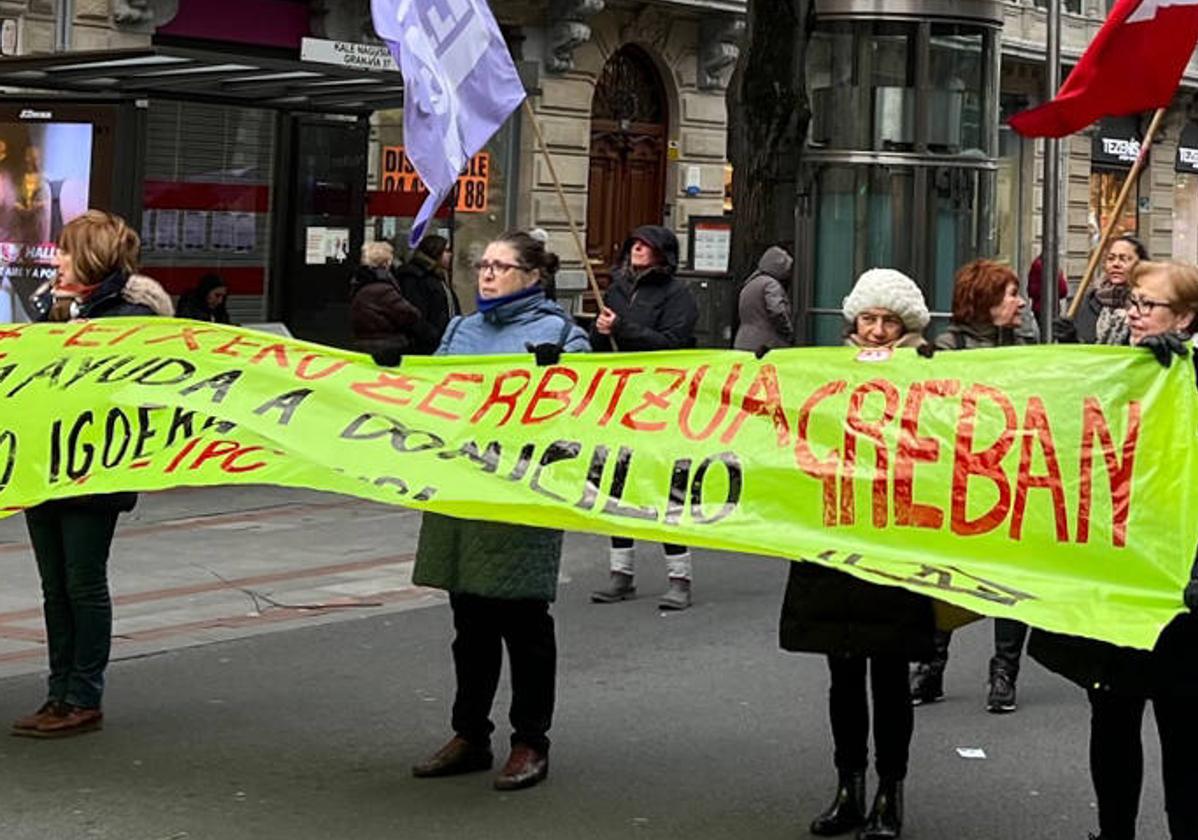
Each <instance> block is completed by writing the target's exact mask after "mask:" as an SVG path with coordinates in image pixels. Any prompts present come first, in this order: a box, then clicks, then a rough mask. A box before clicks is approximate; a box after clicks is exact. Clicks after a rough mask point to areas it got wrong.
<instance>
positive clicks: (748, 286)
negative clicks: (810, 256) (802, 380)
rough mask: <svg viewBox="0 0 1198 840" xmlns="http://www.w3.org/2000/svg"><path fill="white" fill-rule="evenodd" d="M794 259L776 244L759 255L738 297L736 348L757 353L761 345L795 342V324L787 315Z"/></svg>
mask: <svg viewBox="0 0 1198 840" xmlns="http://www.w3.org/2000/svg"><path fill="white" fill-rule="evenodd" d="M793 265H794V260H793V259H791V256H790V254H788V253H786V251H785V250H784V249H782V248H779V247H778V246H777V245H772V246H770V247H769V248H767V249H766V251H765V253H764V254H762V255H761V259H760V260H758V262H757V270H756V271H754V272H753V273H752V274H750V275H749V278H748V279H747V280H745V284H744V286H742V287H741V290H740V296H739V297H738V299H737V313H738V316H739V319H740V326H739V327H738V328H737V330H736V338H735V339H734V340H733V342H732V346H733V348H735V349H737V350H748V351H750V352H752V353H756V352H757V351H759V350H761V349H762V348H763V347H764V348H766V349H769V350H773V349H775V348H778V347H790V346H791V344H792V343H793V342H794V337H795V334H794V325H793V324H792V323H791V319H790V298H789V297H787V295H786V285H785V284H786V283H788V282H789V281H790V270H791V267H792V266H793Z"/></svg>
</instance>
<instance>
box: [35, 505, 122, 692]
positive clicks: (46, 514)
mask: <svg viewBox="0 0 1198 840" xmlns="http://www.w3.org/2000/svg"><path fill="white" fill-rule="evenodd" d="M118 515H119V514H118V513H117V511H116V510H105V509H103V508H101V507H97V508H95V509H92V508H88V507H85V506H83V505H79V504H76V505H72V504H70V503H65V504H64V503H61V502H59V503H48V504H42V505H38V506H37V507H35V508H31V509H29V510H27V511H25V523H26V525H27V526H28V528H29V539H30V541H31V542H32V543H33V553H34V555H35V556H36V557H37V570H38V574H39V575H40V577H41V580H42V609H43V612H44V613H45V617H46V647H47V649H48V651H49V654H50V679H49V690H48V692H47V696H48V699H50V700H54V701H58V702H65V703H69V704H71V705H72V706H80V707H83V708H86V709H98V708H99V707H100V700H101V698H102V696H103V694H104V669H105V668H106V667H108V655H109V651H110V650H111V647H112V598H111V597H110V596H109V594H108V552H109V549H110V548H111V546H112V536H113V533H114V532H115V530H116V520H117V516H118Z"/></svg>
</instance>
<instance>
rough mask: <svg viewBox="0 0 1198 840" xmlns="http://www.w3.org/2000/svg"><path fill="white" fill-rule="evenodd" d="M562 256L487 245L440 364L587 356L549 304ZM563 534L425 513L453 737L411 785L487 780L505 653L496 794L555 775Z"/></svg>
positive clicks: (529, 247) (424, 575)
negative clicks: (547, 285) (504, 714)
mask: <svg viewBox="0 0 1198 840" xmlns="http://www.w3.org/2000/svg"><path fill="white" fill-rule="evenodd" d="M557 262H558V260H557V257H556V256H555V255H554V254H551V253H548V252H546V250H545V244H544V243H543V242H541V241H540V240H537V239H534V238H533V237H531V236H529V235H528V234H526V233H508V234H505V235H503V236H502V237H500V238H499V239H497V240H496V241H494V242H492V243H491V244H489V245H488V246H487V250H486V251H485V252H484V254H483V258H482V260H481V261H480V262H479V263H478V264H477V268H478V311H477V312H475V313H474V314H472V315H468V316H466V317H458V318H454V319H453V320H452V321H451V322H450V323H449V327H448V328H447V329H446V331H445V337H444V338H443V339H442V341H441V346H440V348H438V350H437V355H440V356H447V355H448V356H455V355H479V354H493V353H521V352H526V351H527V350H529V349H531V350H533V352H534V353H535V354H536V357H537V363H538V364H553V363H555V362H556V361H557V359H558V358H559V357H560V355H561V352H562V351H563V350H565V351H567V352H571V353H574V352H585V351H588V350H590V343H589V342H588V341H587V336H586V333H585V332H583V331H582V329H580V328H579V327H578V326H577V325H575V323H574V321H573V320H572V319H571V318H570V316H569V315H567V314H566V312H565V310H563V309H562V308H561V307H560V306H558V305H557V304H556V303H554V302H553V301H550V300H547V299H546V298H545V291H544V289H543V288H542V286H541V280H542V278H543V277H545V276H546V275H547V274H552V273H553V272H554V271H555V270H556V269H557ZM561 555H562V532H561V531H556V530H549V529H545V528H532V527H528V526H524V525H507V524H503V523H498V522H483V521H479V520H473V519H455V518H452V517H449V516H443V515H440V514H434V513H426V514H424V520H423V523H422V524H421V527H420V541H419V544H418V546H417V549H416V568H415V571H414V572H413V575H412V582H413V583H416V584H418V585H421V586H431V587H434V588H437V589H444V590H446V591H447V592H449V605H450V608H451V609H452V610H453V625H454V630H455V634H456V635H455V638H454V641H453V662H454V671H455V672H456V675H457V694H456V696H455V697H454V702H453V716H452V726H453V731H454V736H453V738H451V739H450V740H449V742H448V743H447V744H445V746H443V747H442V748H441V749H440V750H438V751H437V752H436V753H435V754H434V755H433V756H432V757H430V758H429V759H428V760H426V761H424V762H422V763H420V764H417V765H416V766H415V767H413V768H412V773H413V775H415V776H418V777H422V778H426V777H433V776H454V775H459V774H462V773H472V772H476V771H479V770H488V769H490V767H491V765H492V763H493V761H494V758H493V756H492V753H491V732H492V731H494V729H495V727H494V725H493V724H492V723H491V719H490V714H491V704H492V703H493V702H494V700H495V691H496V689H497V687H498V684H499V673H500V670H501V669H502V667H503V645H504V644H505V643H506V645H507V650H508V658H509V661H510V665H511V674H512V705H511V711H510V714H509V718H510V720H511V724H512V729H513V732H512V739H511V741H512V751H511V756H510V757H509V758H508V761H507V764H506V765H505V766H504V768H503V769H502V770H501V771H500V773H499V775H498V776H497V777H496V778H495V788H496V789H497V790H516V789H519V788H526V787H531V786H532V785H535V784H537V783H538V782H540V781H542V780H543V779H544V778H545V777H546V776H547V775H548V773H549V738H548V737H547V733H548V732H549V725H550V722H551V720H552V718H553V702H554V692H555V688H554V680H555V673H556V667H557V644H556V641H555V638H554V630H553V617H552V616H551V615H550V614H549V603H550V602H551V601H552V600H553V599H554V596H555V595H556V592H557V575H558V566H559V564H560V563H561Z"/></svg>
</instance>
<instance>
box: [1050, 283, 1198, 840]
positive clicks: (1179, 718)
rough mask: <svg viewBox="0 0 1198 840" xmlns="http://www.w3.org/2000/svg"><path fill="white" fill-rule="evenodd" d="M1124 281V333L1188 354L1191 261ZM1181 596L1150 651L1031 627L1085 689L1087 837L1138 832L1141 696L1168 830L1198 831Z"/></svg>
mask: <svg viewBox="0 0 1198 840" xmlns="http://www.w3.org/2000/svg"><path fill="white" fill-rule="evenodd" d="M1129 279H1130V282H1129V285H1128V295H1127V324H1128V336H1129V340H1130V342H1131V344H1133V345H1137V346H1140V347H1146V348H1148V349H1149V350H1151V351H1152V352H1153V355H1155V356H1156V358H1157V360H1158V361H1159V362H1160V363H1161V364H1162V365H1164V366H1166V367H1168V366H1169V364H1170V362H1172V358H1173V355H1174V354H1179V355H1182V356H1185V355H1187V353H1188V352H1189V348H1188V347H1187V346H1186V343H1187V342H1188V341H1189V339H1190V338H1191V337H1192V335H1193V333H1194V330H1195V327H1198V268H1195V267H1194V266H1192V265H1184V264H1182V263H1175V262H1141V263H1139V264H1138V265H1137V266H1136V269H1135V271H1134V272H1133V273H1132V274H1131V275H1130V278H1129ZM1187 361H1188V360H1187ZM1195 573H1198V566H1196V567H1195ZM1178 594H1179V596H1181V595H1182V593H1178ZM1184 600H1185V604H1186V606H1187V607H1189V609H1190V610H1191V611H1190V612H1188V613H1184V614H1182V615H1180V616H1178V617H1177V618H1175V619H1174V620H1173V621H1172V623H1170V624H1169V626H1167V627H1166V628H1165V629H1164V631H1163V632H1162V633H1161V635H1160V638H1159V639H1158V640H1157V643H1156V647H1155V648H1154V649H1153V650H1151V651H1142V650H1134V649H1132V648H1122V647H1116V646H1115V645H1112V644H1109V643H1107V642H1100V641H1096V640H1093V639H1083V638H1079V637H1076V636H1064V635H1060V634H1057V633H1049V632H1046V631H1043V630H1035V631H1034V632H1033V633H1032V638H1031V642H1030V643H1029V644H1028V653H1029V654H1030V655H1031V656H1032V657H1033V658H1034V659H1035V660H1036V661H1037V662H1039V663H1040V664H1042V665H1044V666H1045V667H1046V668H1048V669H1049V670H1051V671H1055V672H1056V673H1058V674H1060V675H1061V676H1063V677H1065V678H1066V679H1068V680H1071V681H1072V682H1075V683H1077V684H1078V685H1079V686H1081V687H1082V688H1084V689H1085V690H1086V693H1087V695H1088V697H1089V700H1090V777H1091V779H1092V781H1093V783H1094V793H1095V795H1096V798H1097V800H1098V825H1099V828H1100V832H1101V833H1100V834H1099V836H1098V838H1095V840H1132V838H1134V837H1135V835H1136V815H1137V813H1138V811H1139V806H1140V789H1141V787H1142V785H1143V778H1144V752H1143V745H1142V743H1141V739H1140V736H1141V730H1142V726H1143V718H1144V707H1145V706H1146V705H1147V703H1148V701H1149V700H1151V701H1152V706H1153V710H1154V712H1155V713H1156V727H1157V731H1158V732H1159V734H1160V741H1161V765H1162V767H1161V769H1162V773H1163V776H1164V787H1165V811H1166V813H1167V815H1168V822H1169V834H1170V837H1172V838H1173V840H1193V839H1194V838H1198V796H1195V794H1196V793H1198V760H1196V759H1195V757H1196V756H1198V714H1196V710H1198V659H1196V657H1198V616H1196V615H1195V614H1194V612H1193V611H1194V610H1195V609H1198V579H1195V580H1191V582H1190V585H1189V587H1188V588H1187V589H1186V591H1185V593H1184Z"/></svg>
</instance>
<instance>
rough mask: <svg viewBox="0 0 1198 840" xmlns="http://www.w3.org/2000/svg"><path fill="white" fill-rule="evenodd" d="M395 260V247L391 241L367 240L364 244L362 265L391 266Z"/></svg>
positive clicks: (372, 266)
mask: <svg viewBox="0 0 1198 840" xmlns="http://www.w3.org/2000/svg"><path fill="white" fill-rule="evenodd" d="M394 261H395V248H394V247H392V245H391V243H390V242H367V243H366V244H365V245H363V246H362V265H365V266H369V267H371V268H390V267H391V263H393V262H394Z"/></svg>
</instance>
